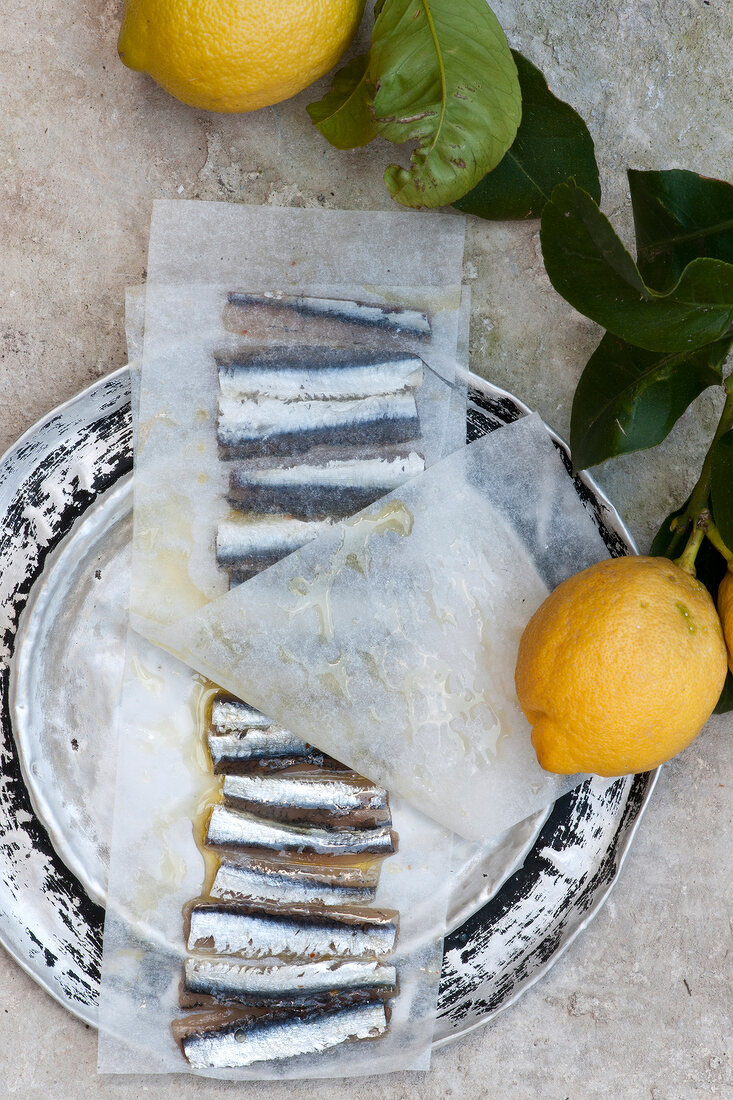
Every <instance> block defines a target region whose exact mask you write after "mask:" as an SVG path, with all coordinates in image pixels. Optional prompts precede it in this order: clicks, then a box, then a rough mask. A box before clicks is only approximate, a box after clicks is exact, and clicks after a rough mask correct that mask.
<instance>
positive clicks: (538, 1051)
mask: <svg viewBox="0 0 733 1100" xmlns="http://www.w3.org/2000/svg"><path fill="white" fill-rule="evenodd" d="M458 2H460V0H456V3H458ZM495 7H496V11H497V13H498V15H499V17H500V19H501V20H502V22H503V25H504V27H505V28H506V30H507V33H508V35H509V37H510V40H511V42H512V44H513V45H515V46H518V47H519V48H521V49H522V50H524V51H525V52H526V53H527V55H528V56H529V57H530V58H531V59H532V60H533V61H534V62H535V63H536V64H538V65H539V66H540V67H541V68H543V69H544V71H545V73H546V74H547V76H548V78H549V80H550V84H551V86H552V87H553V89H554V90H555V91H556V92H557V93H559V94H560V95H561V96H562V97H563V98H566V99H568V100H570V102H571V103H573V104H574V105H575V106H576V107H577V108H578V109H579V110H580V111H581V113H582V114H583V115H584V117H585V118H586V119H587V121H588V124H589V126H590V129H591V131H592V134H593V137H594V138H595V141H596V148H597V152H598V157H599V161H600V165H601V176H602V183H603V188H604V208H605V209H606V211H607V212H608V213H609V214H610V215H611V217H612V218H613V219H614V221H615V224H616V225H617V226H619V227H620V229H621V231H622V232H623V234H624V236H625V238H626V239H627V240H628V241H629V242H630V239H631V238H630V211H629V201H628V194H627V189H626V181H625V169H626V168H627V167H629V166H631V167H635V168H670V167H685V168H692V169H695V170H698V171H701V172H704V173H706V174H709V175H712V176H718V177H723V178H727V179H730V180H733V137H732V133H731V122H733V106H732V104H733V91H732V89H733V51H732V50H731V40H732V37H733V35H732V32H733V23H732V21H731V6H730V3H729V0H563V2H560V0H542V2H539V0H514V2H513V3H512V2H510V0H500V2H498V3H497V4H496V5H495ZM120 11H121V4H120V3H118V2H117V0H107V2H105V0H66V2H64V3H62V2H61V0H39V2H37V3H33V4H31V3H23V2H21V0H0V57H1V58H2V64H1V65H0V90H1V93H2V97H1V99H0V103H1V104H2V106H1V108H0V188H1V191H0V193H1V195H2V198H1V200H0V226H1V229H0V250H1V251H0V448H4V447H5V446H7V445H9V444H10V443H12V442H13V440H14V439H15V438H16V437H17V436H18V434H19V433H20V432H21V431H23V430H24V429H25V428H27V427H28V426H29V425H30V424H32V423H33V421H34V420H36V419H37V417H39V416H41V415H42V414H43V413H45V412H47V411H48V410H49V409H51V408H52V407H53V406H54V405H56V404H57V403H58V402H59V401H61V400H63V399H65V398H67V397H70V396H71V395H72V394H74V393H75V392H76V391H77V390H78V389H79V388H80V387H82V386H85V385H87V384H88V383H89V382H91V381H93V380H94V379H95V378H97V377H99V376H100V375H102V374H105V373H106V372H108V371H109V370H111V369H113V368H114V367H117V366H119V365H121V364H123V363H124V362H125V353H124V339H123V327H122V307H123V288H124V287H125V286H126V285H128V284H131V283H138V282H140V281H141V280H143V279H144V276H145V262H146V260H145V257H146V245H147V232H148V222H149V217H150V209H151V203H152V201H153V199H155V198H159V197H166V198H175V197H176V196H177V195H181V196H184V197H186V198H203V199H222V200H225V201H229V202H238V201H244V202H257V203H273V204H277V205H285V206H287V205H293V206H315V205H322V206H326V207H329V206H336V207H358V208H378V207H388V206H389V203H390V200H389V199H388V198H387V196H386V192H385V191H384V188H383V186H382V182H381V173H382V170H383V168H384V166H385V164H386V163H387V162H388V160H389V159H392V158H393V150H392V148H391V147H389V146H388V145H387V144H386V143H375V144H374V145H373V146H371V147H369V148H368V149H366V150H363V151H360V152H355V153H350V154H344V153H338V152H336V151H335V150H332V149H330V148H329V147H328V146H326V145H325V143H324V142H323V141H322V140H321V138H320V137H319V135H318V134H317V133H316V132H315V131H313V130H312V128H311V126H310V123H309V121H308V119H307V116H306V115H305V104H306V103H307V102H308V100H309V99H310V98H313V94H312V93H306V94H304V95H302V96H300V97H298V98H297V99H295V100H292V101H291V102H289V103H287V104H285V105H282V106H280V107H278V108H277V109H266V110H263V111H260V112H258V113H257V114H256V115H253V116H249V117H247V116H242V117H218V116H215V115H207V114H204V113H200V112H196V111H192V110H189V109H188V108H186V107H183V106H181V105H180V104H178V103H176V102H174V101H173V100H172V99H170V98H169V97H168V96H167V95H166V94H165V93H164V92H162V91H161V90H160V89H158V88H157V87H156V86H155V85H153V84H152V82H151V81H149V80H148V79H147V78H146V77H144V76H142V75H140V74H136V73H131V72H129V71H127V70H126V69H124V68H123V67H122V66H121V65H120V63H119V62H118V59H117V55H116V51H115V40H116V36H117V27H118V23H119V18H120ZM426 216H429V215H426ZM406 247H408V245H407V244H406ZM466 277H467V278H468V279H469V280H470V281H471V282H472V286H473V295H474V299H473V300H474V313H473V323H472V340H471V351H472V366H473V369H474V370H476V371H478V372H479V373H481V374H484V375H485V376H486V377H487V378H490V379H492V380H493V381H496V382H498V383H499V384H501V385H503V386H506V387H507V388H509V389H510V390H512V391H513V392H514V393H516V394H517V395H518V396H520V397H521V398H523V399H524V400H525V401H527V402H528V403H529V404H530V405H532V406H533V407H535V408H536V409H538V410H539V412H540V413H542V415H543V416H544V417H545V419H546V420H547V421H548V422H549V423H550V424H551V425H552V426H553V427H555V428H556V429H557V430H558V431H560V432H561V433H566V432H567V428H568V423H569V418H570V403H571V398H572V393H573V389H574V386H575V383H576V381H577V378H578V375H579V373H580V371H581V369H582V366H583V364H584V363H585V361H586V360H587V358H588V355H589V353H590V351H591V350H592V348H593V347H594V345H595V343H596V341H597V338H598V331H597V329H596V327H595V326H594V325H592V324H591V323H589V322H587V321H585V320H584V319H583V318H581V317H579V316H578V315H577V314H575V313H573V311H572V310H571V309H570V308H569V307H567V306H566V305H565V304H564V303H563V302H562V301H561V300H560V299H559V298H558V297H557V295H556V294H555V293H554V291H553V290H552V288H551V287H550V286H549V283H548V282H547V279H546V278H545V275H544V272H543V267H542V261H541V256H540V250H539V240H538V233H537V225H536V223H531V224H527V225H513V224H500V225H497V224H490V223H481V222H479V221H477V220H472V221H470V222H469V232H468V250H467V261H466ZM715 405H716V402H715V400H714V399H713V398H712V397H710V396H706V397H705V398H703V399H702V400H701V401H699V402H698V403H697V404H696V405H695V407H694V408H693V409H691V410H690V411H689V412H688V414H687V415H686V416H685V417H684V418H683V420H682V422H681V423H680V424H679V425H678V427H677V428H676V429H675V430H674V432H673V433H672V435H671V436H670V438H669V440H668V441H667V442H666V443H665V444H664V445H663V446H662V447H660V448H658V450H657V451H655V452H654V453H652V454H650V455H644V456H634V457H631V458H628V459H625V460H623V461H617V462H613V463H609V464H608V465H607V466H606V467H603V468H602V469H601V470H600V471H599V475H598V479H599V481H600V482H601V484H602V486H603V487H604V488H605V489H606V490H607V491H608V493H609V494H610V495H611V497H612V499H613V500H614V501H615V502H616V504H617V505H618V507H619V510H620V511H621V513H622V515H623V516H624V518H625V520H626V521H627V522H628V524H629V526H630V528H631V530H632V532H633V534H634V536H635V537H636V538H637V540H638V542H639V546H640V548H641V549H642V550H643V549H645V548H646V547H647V546H648V543H649V540H650V537H651V535H652V533H653V531H654V530H655V528H656V526H657V524H658V522H659V520H660V519H661V518H662V517H663V515H664V514H666V513H667V512H668V511H669V509H670V506H671V505H672V503H673V502H676V501H678V500H680V499H681V498H683V497H684V496H685V495H686V492H687V489H688V487H689V485H690V484H691V482H692V481H693V480H694V477H695V471H696V468H697V466H698V465H699V462H700V459H701V455H702V453H703V451H704V449H705V446H706V442H705V441H706V439H708V438H709V436H710V433H711V431H712V426H713V423H714V417H715ZM732 725H733V719H730V718H726V719H717V720H714V721H712V722H711V723H710V727H709V728H708V730H707V731H706V732H705V734H704V736H703V737H702V738H701V739H700V740H699V742H698V743H696V744H695V745H694V746H693V747H692V748H691V749H689V750H688V751H687V752H686V753H685V754H684V755H683V756H682V757H681V758H680V759H678V760H677V761H675V762H674V763H673V764H671V765H670V766H668V767H667V768H666V769H665V770H664V772H663V774H662V776H661V779H660V782H659V784H658V786H657V790H656V794H655V796H654V801H653V804H652V805H651V807H650V808H649V810H648V812H647V815H646V817H645V819H644V821H643V823H642V826H641V829H640V832H639V836H638V839H637V842H636V844H635V845H634V848H633V849H632V852H631V854H630V857H629V860H628V863H627V866H626V868H625V869H624V872H623V874H622V876H621V879H620V881H619V883H618V886H617V887H616V889H615V891H614V893H613V895H612V898H611V900H610V901H609V903H608V904H607V905H606V907H605V909H603V911H602V912H601V913H600V915H599V916H598V917H597V919H596V920H595V921H594V922H593V924H592V925H591V926H590V927H589V928H588V930H587V931H586V932H584V933H583V934H582V936H581V937H580V939H579V940H578V941H577V942H576V943H575V944H574V945H573V946H572V947H571V949H570V950H569V951H568V953H567V954H566V955H565V956H564V957H563V958H562V959H561V960H560V961H559V962H558V964H557V965H556V967H555V968H554V969H553V970H552V972H551V974H550V975H549V976H548V977H547V978H545V979H544V980H543V981H542V982H541V983H540V984H539V985H537V986H536V987H535V988H534V989H532V990H531V991H530V992H528V993H527V994H526V995H525V996H524V997H523V998H522V999H521V1000H520V1002H519V1003H518V1004H516V1005H515V1006H514V1007H513V1008H511V1009H510V1010H508V1011H507V1012H505V1013H504V1014H503V1015H502V1016H501V1017H500V1018H499V1019H498V1020H497V1021H496V1022H495V1023H494V1024H493V1025H492V1026H490V1027H488V1028H486V1029H484V1030H481V1031H479V1032H477V1033H475V1034H473V1035H472V1036H470V1037H468V1038H467V1039H465V1040H463V1041H461V1042H457V1043H456V1044H455V1045H453V1046H452V1047H450V1048H448V1049H445V1050H443V1051H441V1052H440V1053H438V1054H437V1055H436V1056H435V1058H434V1063H433V1069H432V1071H431V1073H430V1075H429V1076H427V1077H426V1078H420V1077H416V1076H415V1075H398V1076H395V1077H389V1078H383V1079H376V1078H375V1079H371V1080H368V1081H357V1082H353V1083H347V1084H344V1083H335V1084H334V1083H331V1084H329V1083H326V1082H323V1083H311V1084H304V1085H298V1084H292V1085H282V1086H279V1087H276V1086H273V1085H271V1084H265V1085H262V1086H251V1087H240V1088H238V1089H237V1091H238V1093H242V1094H244V1095H247V1096H250V1095H251V1096H253V1097H254V1096H260V1097H265V1096H266V1097H268V1098H270V1097H272V1098H274V1100H279V1098H281V1097H303V1098H305V1097H309V1098H310V1097H316V1096H318V1097H322V1098H324V1100H331V1098H333V1100H336V1098H338V1100H341V1098H349V1097H354V1098H356V1097H360V1098H364V1100H372V1098H374V1100H376V1098H383V1097H384V1098H397V1097H400V1098H402V1097H405V1098H407V1097H412V1096H414V1095H416V1094H417V1093H418V1092H419V1093H420V1094H421V1095H422V1097H424V1100H433V1098H435V1100H438V1098H440V1100H442V1098H444V1097H445V1098H448V1097H453V1098H456V1100H458V1098H461V1100H462V1098H472V1097H484V1096H487V1097H498V1098H500V1100H505V1098H512V1100H513V1098H515V1097H516V1098H519V1100H523V1098H525V1097H526V1098H532V1097H543V1098H544V1097H550V1098H558V1100H564V1098H565V1097H568V1098H572V1100H585V1098H589V1097H606V1096H608V1097H637V1096H638V1097H651V1098H653V1100H666V1098H677V1097H707V1096H711V1095H714V1096H731V1095H733V1076H731V1066H730V1038H731V1004H732V1003H733V999H732V990H731V983H730V977H731V971H732V968H733V963H732V960H731V950H730V948H731V925H730V911H731V872H730V848H731V833H730V818H731V767H730V738H731V726H732ZM0 982H1V984H2V989H3V999H2V1010H1V1011H0V1094H2V1095H3V1096H17V1097H23V1098H28V1100H32V1098H41V1097H43V1098H46V1097H54V1098H55V1097H81V1096H84V1097H87V1096H100V1097H102V1096H104V1097H119V1098H120V1100H122V1098H125V1100H127V1098H133V1097H138V1096H141V1095H143V1094H148V1093H149V1094H151V1095H153V1096H156V1097H160V1098H161V1100H162V1098H168V1097H174V1096H175V1097H178V1096H191V1097H213V1096H219V1095H221V1094H225V1093H227V1091H229V1092H232V1091H233V1090H232V1087H231V1086H226V1085H217V1084H212V1083H207V1082H204V1081H200V1080H194V1079H190V1078H189V1079H185V1080H182V1079H178V1080H175V1081H174V1080H172V1079H155V1078H149V1079H145V1080H134V1081H130V1080H125V1079H111V1078H107V1079H99V1078H97V1076H96V1069H95V1063H96V1036H95V1034H94V1033H93V1032H92V1031H90V1030H89V1029H87V1028H85V1027H84V1026H83V1025H82V1024H80V1023H78V1022H77V1021H76V1020H74V1019H72V1017H71V1016H70V1015H68V1013H66V1012H65V1011H64V1010H63V1009H62V1008H60V1007H59V1006H58V1005H56V1004H55V1003H54V1002H53V1001H51V1000H50V998H48V997H47V996H46V995H45V994H44V993H42V992H41V991H40V989H38V988H37V987H36V986H35V985H34V984H33V983H32V982H31V981H30V979H29V978H27V977H26V976H25V974H24V973H22V972H21V971H20V970H19V968H18V967H17V966H16V965H15V964H14V963H13V962H12V961H11V960H10V959H8V958H6V957H5V956H2V957H0Z"/></svg>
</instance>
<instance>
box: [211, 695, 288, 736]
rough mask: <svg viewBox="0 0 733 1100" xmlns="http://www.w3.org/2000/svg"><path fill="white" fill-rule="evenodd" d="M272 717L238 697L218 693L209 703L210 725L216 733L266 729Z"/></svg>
mask: <svg viewBox="0 0 733 1100" xmlns="http://www.w3.org/2000/svg"><path fill="white" fill-rule="evenodd" d="M271 725H273V722H272V719H271V718H268V717H267V715H265V714H262V713H261V712H260V711H259V710H255V708H254V707H251V706H249V704H248V703H243V702H241V700H239V699H227V698H225V697H223V696H221V695H218V696H217V697H216V698H215V699H214V702H213V703H212V705H211V726H212V729H213V730H214V731H215V732H216V733H228V732H240V733H244V732H245V731H246V730H252V729H267V727H268V726H271Z"/></svg>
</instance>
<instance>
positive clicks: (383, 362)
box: [216, 346, 423, 401]
mask: <svg viewBox="0 0 733 1100" xmlns="http://www.w3.org/2000/svg"><path fill="white" fill-rule="evenodd" d="M216 361H217V366H218V368H219V389H220V391H221V393H222V394H223V395H224V396H226V397H233V398H239V399H241V398H244V397H274V398H277V399H278V400H280V401H303V400H319V401H324V400H337V401H340V400H347V399H348V400H354V399H355V398H359V397H375V396H379V395H380V394H387V393H402V392H404V391H406V390H416V389H417V388H418V386H419V385H420V384H421V382H422V379H423V362H422V359H420V358H419V357H418V356H415V355H405V356H400V357H389V358H378V357H375V356H374V355H368V354H367V355H365V354H364V353H362V354H359V353H355V352H353V351H344V350H342V349H340V348H312V347H310V346H308V347H303V348H298V347H295V348H292V347H291V348H287V347H285V348H265V349H258V350H257V351H245V352H240V353H238V354H235V355H233V356H229V355H217V356H216Z"/></svg>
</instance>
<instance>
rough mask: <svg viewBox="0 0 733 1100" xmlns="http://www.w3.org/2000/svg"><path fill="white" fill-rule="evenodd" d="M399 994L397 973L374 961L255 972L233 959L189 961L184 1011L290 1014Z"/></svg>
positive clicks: (266, 968) (283, 966)
mask: <svg viewBox="0 0 733 1100" xmlns="http://www.w3.org/2000/svg"><path fill="white" fill-rule="evenodd" d="M396 992H397V971H396V970H395V968H394V967H393V966H384V965H383V964H382V963H379V962H375V961H372V960H361V959H360V960H355V961H353V962H327V961H318V962H306V963H299V964H297V965H292V964H281V965H279V966H253V965H252V964H250V963H242V962H235V961H234V960H232V959H207V958H195V957H194V958H188V959H186V964H185V970H184V977H183V984H182V987H181V994H180V1003H181V1007H182V1008H197V1007H199V1006H201V1005H214V1004H217V1003H218V1004H232V1003H239V1004H255V1003H258V1002H264V1003H265V1004H266V1005H268V1006H273V1007H274V1006H277V1007H282V1008H289V1007H291V1006H299V1005H302V1004H303V1003H306V1004H309V1005H312V1006H314V1007H315V1006H316V1005H328V1004H332V1003H334V1001H335V1000H336V999H338V1000H339V1003H341V1004H343V1003H345V1000H347V999H351V1000H352V1002H353V1001H357V1000H361V1001H365V1000H377V999H380V1000H386V998H388V997H394V995H395V994H396Z"/></svg>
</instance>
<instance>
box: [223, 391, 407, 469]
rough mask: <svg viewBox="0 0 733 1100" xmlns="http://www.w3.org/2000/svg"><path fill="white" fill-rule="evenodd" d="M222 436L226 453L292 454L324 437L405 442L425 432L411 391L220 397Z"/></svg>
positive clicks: (340, 441) (229, 455)
mask: <svg viewBox="0 0 733 1100" xmlns="http://www.w3.org/2000/svg"><path fill="white" fill-rule="evenodd" d="M217 432H218V440H219V445H220V448H221V450H222V453H223V454H224V456H225V457H226V458H245V457H248V456H253V455H268V454H291V453H293V452H295V451H305V450H308V448H310V447H313V446H315V445H317V444H320V443H327V444H329V445H336V444H340V445H350V446H354V445H356V444H362V443H404V442H406V441H407V440H408V439H413V438H415V436H417V435H418V434H419V432H420V420H419V417H418V413H417V406H416V404H415V398H414V396H413V394H412V393H397V394H387V395H381V396H378V397H361V398H358V399H356V400H346V401H291V402H285V401H278V400H277V399H275V398H270V397H264V398H262V399H261V400H257V399H251V400H250V399H246V400H243V401H239V400H236V399H234V398H231V397H224V396H222V397H220V398H219V421H218V429H217Z"/></svg>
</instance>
